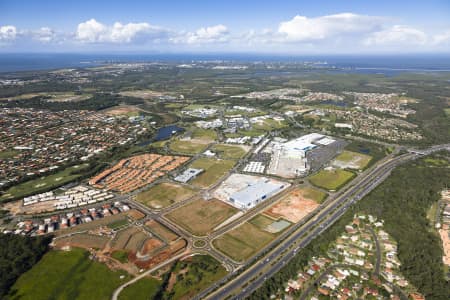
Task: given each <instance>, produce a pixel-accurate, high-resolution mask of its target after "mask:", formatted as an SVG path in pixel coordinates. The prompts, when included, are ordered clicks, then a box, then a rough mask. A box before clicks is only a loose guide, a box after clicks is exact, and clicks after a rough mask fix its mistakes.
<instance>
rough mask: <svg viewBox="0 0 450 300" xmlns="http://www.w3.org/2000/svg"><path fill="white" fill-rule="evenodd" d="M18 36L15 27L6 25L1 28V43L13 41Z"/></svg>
mask: <svg viewBox="0 0 450 300" xmlns="http://www.w3.org/2000/svg"><path fill="white" fill-rule="evenodd" d="M16 36H17V29H16V27H15V26H12V25H6V26H0V42H2V41H12V40H14V39H15V38H16Z"/></svg>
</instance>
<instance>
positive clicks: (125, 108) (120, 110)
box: [102, 105, 140, 116]
mask: <svg viewBox="0 0 450 300" xmlns="http://www.w3.org/2000/svg"><path fill="white" fill-rule="evenodd" d="M139 111H140V110H139V108H137V107H135V106H132V105H120V106H114V107H111V108H107V109H105V110H102V113H104V114H107V115H109V116H119V115H134V114H138V113H139Z"/></svg>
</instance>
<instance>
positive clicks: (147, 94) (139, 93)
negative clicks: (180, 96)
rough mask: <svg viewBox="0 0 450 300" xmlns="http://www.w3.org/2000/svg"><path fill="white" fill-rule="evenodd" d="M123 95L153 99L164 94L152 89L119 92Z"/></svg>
mask: <svg viewBox="0 0 450 300" xmlns="http://www.w3.org/2000/svg"><path fill="white" fill-rule="evenodd" d="M119 94H120V95H122V96H127V97H136V98H142V99H152V98H156V97H160V96H162V95H164V94H163V93H161V92H157V91H152V90H135V91H123V92H120V93H119Z"/></svg>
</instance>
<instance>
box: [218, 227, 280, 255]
mask: <svg viewBox="0 0 450 300" xmlns="http://www.w3.org/2000/svg"><path fill="white" fill-rule="evenodd" d="M274 237H275V235H274V234H271V233H268V232H266V231H264V230H261V229H260V228H258V226H256V225H253V224H251V223H247V222H246V223H244V224H242V225H241V226H239V227H237V228H235V229H233V230H231V231H229V232H227V233H226V234H224V235H222V236H220V237H218V238H217V239H215V240H214V241H213V244H214V247H215V248H217V249H218V250H220V251H221V252H223V253H224V254H226V255H228V256H229V257H231V258H232V259H234V260H236V261H245V260H247V259H249V258H250V257H251V256H253V255H254V254H256V253H257V252H258V251H259V250H261V249H262V248H263V247H264V246H266V245H267V244H268V243H269V242H270V241H271V240H272V239H273V238H274Z"/></svg>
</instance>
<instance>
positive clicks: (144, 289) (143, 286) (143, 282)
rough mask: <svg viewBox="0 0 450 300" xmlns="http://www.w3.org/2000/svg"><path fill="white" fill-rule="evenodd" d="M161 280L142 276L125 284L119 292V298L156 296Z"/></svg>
mask: <svg viewBox="0 0 450 300" xmlns="http://www.w3.org/2000/svg"><path fill="white" fill-rule="evenodd" d="M160 287H161V281H160V280H158V279H155V278H151V277H144V278H142V279H140V280H138V281H136V282H135V283H133V284H132V285H129V286H127V287H126V288H124V289H123V291H122V292H121V293H120V294H119V300H148V299H153V298H154V297H155V296H156V293H157V292H158V290H159V288H160Z"/></svg>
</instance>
